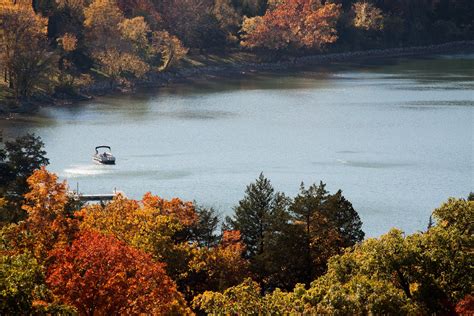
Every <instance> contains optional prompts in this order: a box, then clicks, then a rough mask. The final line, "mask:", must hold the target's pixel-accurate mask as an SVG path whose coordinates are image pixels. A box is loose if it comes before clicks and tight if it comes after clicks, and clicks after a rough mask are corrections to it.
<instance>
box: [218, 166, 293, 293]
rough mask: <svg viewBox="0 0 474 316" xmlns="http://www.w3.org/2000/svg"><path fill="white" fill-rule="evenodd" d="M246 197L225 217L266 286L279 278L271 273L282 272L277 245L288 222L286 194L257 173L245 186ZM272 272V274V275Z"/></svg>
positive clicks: (254, 269) (253, 268)
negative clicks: (238, 236)
mask: <svg viewBox="0 0 474 316" xmlns="http://www.w3.org/2000/svg"><path fill="white" fill-rule="evenodd" d="M245 193H246V195H245V197H244V198H243V199H242V200H240V201H239V205H238V206H237V207H235V215H234V217H233V218H229V217H228V218H227V223H228V225H229V226H230V228H232V229H235V230H239V231H240V233H241V235H242V240H243V242H244V244H245V246H246V253H245V256H246V257H247V258H248V259H250V264H251V270H252V272H253V273H254V275H255V278H256V279H257V280H258V281H259V282H260V284H261V286H262V289H263V290H266V289H268V288H270V287H272V286H273V285H274V284H276V285H278V283H275V282H273V281H271V280H273V279H275V280H278V277H275V276H274V275H275V274H277V275H278V273H281V266H282V264H281V260H286V259H287V258H286V255H285V254H282V253H281V251H280V249H283V248H280V247H279V242H278V238H280V237H281V236H283V232H284V230H285V228H286V227H287V225H288V222H289V219H290V216H289V213H288V210H287V208H288V204H289V200H288V198H287V197H286V196H285V195H284V194H283V193H279V192H276V193H275V190H274V188H273V186H272V185H271V183H270V180H268V179H267V178H265V176H264V175H263V173H261V174H260V176H259V177H258V179H257V180H256V181H255V183H251V184H250V185H248V186H247V189H246V191H245ZM272 276H273V277H272Z"/></svg>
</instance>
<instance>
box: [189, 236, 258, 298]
mask: <svg viewBox="0 0 474 316" xmlns="http://www.w3.org/2000/svg"><path fill="white" fill-rule="evenodd" d="M244 251H245V246H244V245H243V243H242V241H241V236H240V232H239V231H237V230H228V231H224V233H223V235H222V240H221V242H220V244H219V245H217V246H216V247H214V248H207V247H204V248H201V249H200V250H199V252H198V253H196V255H195V257H194V258H193V260H192V261H191V262H190V267H191V273H190V274H189V277H188V280H187V281H188V282H189V284H191V285H192V286H191V288H192V290H193V293H192V294H193V295H197V294H200V293H203V292H204V291H209V290H210V291H224V290H225V289H227V288H228V287H230V286H235V285H237V284H239V283H241V282H242V281H243V280H244V279H245V278H246V277H247V276H248V274H249V262H248V260H247V259H244V258H243V253H244Z"/></svg>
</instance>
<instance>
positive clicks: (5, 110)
mask: <svg viewBox="0 0 474 316" xmlns="http://www.w3.org/2000/svg"><path fill="white" fill-rule="evenodd" d="M467 52H469V53H472V52H474V40H473V41H456V42H448V43H444V44H438V45H429V46H414V47H405V48H388V49H372V50H364V51H353V52H344V53H327V54H319V55H310V56H303V57H299V58H296V59H294V60H292V61H288V60H285V61H277V62H261V63H259V62H237V63H232V62H224V61H222V62H220V63H219V64H217V65H206V64H204V65H202V66H189V67H182V68H178V69H174V70H170V71H166V72H161V73H156V74H151V75H149V76H148V78H146V79H144V80H137V81H135V82H133V87H132V88H127V87H124V86H121V85H119V84H117V83H111V82H110V81H106V80H101V81H96V82H94V83H93V84H92V85H90V86H87V87H83V88H80V89H78V91H77V92H78V93H77V94H76V95H74V96H72V95H66V96H63V97H61V98H58V97H54V96H52V95H42V96H39V97H37V100H35V101H30V102H24V103H22V104H21V105H20V106H18V107H16V108H14V109H11V108H9V107H8V106H7V105H6V104H2V103H0V118H5V117H9V116H11V115H15V114H28V113H32V112H34V111H35V110H37V109H38V108H40V107H43V106H64V105H71V104H75V103H78V102H83V101H88V100H92V99H93V98H94V97H96V96H100V95H111V94H132V95H133V94H134V92H136V90H138V89H140V88H159V87H164V86H168V85H172V84H175V83H183V82H186V81H188V80H196V79H206V78H209V77H214V78H215V77H228V76H241V75H245V74H248V73H252V74H255V73H258V72H262V71H275V72H277V71H282V70H287V69H289V68H290V67H291V68H294V69H296V70H298V69H301V68H302V67H306V66H316V65H322V64H326V63H334V62H348V61H357V60H361V59H365V58H375V59H381V58H398V57H414V56H423V55H432V54H442V53H467Z"/></svg>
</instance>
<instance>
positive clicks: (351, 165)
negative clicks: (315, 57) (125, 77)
mask: <svg viewBox="0 0 474 316" xmlns="http://www.w3.org/2000/svg"><path fill="white" fill-rule="evenodd" d="M0 128H2V129H4V136H5V138H9V137H14V136H17V135H19V134H23V133H25V132H27V131H28V132H35V133H36V134H37V135H40V136H41V137H42V138H43V140H44V142H45V143H46V149H47V152H48V157H49V158H50V161H51V165H50V167H49V169H50V170H52V171H54V172H56V173H58V174H59V175H60V176H61V178H64V179H67V180H68V181H69V183H70V185H71V187H75V186H76V183H79V187H80V190H81V191H82V192H85V193H106V192H107V193H108V192H111V191H112V190H113V189H114V188H115V187H116V188H117V189H120V190H123V191H124V192H125V193H126V194H127V195H128V196H129V197H133V198H139V197H140V196H141V195H142V194H143V193H145V192H146V191H152V192H153V193H156V194H159V195H162V196H164V197H168V198H169V197H174V196H179V197H181V198H184V199H189V200H193V199H194V200H196V201H197V202H198V203H200V204H202V205H205V206H213V207H216V208H217V209H219V210H220V211H221V212H222V213H223V214H229V213H231V212H232V206H233V205H235V204H236V203H237V201H238V200H239V199H240V198H241V197H242V196H243V194H244V189H245V186H246V185H247V184H248V183H250V182H251V181H253V180H254V179H255V178H256V177H257V176H258V174H259V173H260V172H262V171H263V172H264V174H265V175H266V176H267V177H269V178H270V179H271V181H272V183H273V184H274V186H275V188H276V189H277V190H280V191H284V192H285V193H287V194H288V195H291V196H293V195H295V194H296V193H297V191H298V188H299V184H300V182H301V181H304V182H305V183H307V184H310V183H313V182H319V181H320V180H322V181H324V182H326V183H327V184H328V188H329V189H330V190H331V191H335V190H337V189H338V188H341V189H342V190H343V192H344V195H345V196H346V197H347V198H348V199H349V200H350V201H352V203H353V205H354V206H355V208H356V209H357V211H358V212H359V214H360V215H361V217H362V220H363V222H364V230H365V231H366V232H367V235H368V236H377V235H380V234H382V233H384V232H386V231H387V230H388V229H389V228H390V227H393V226H397V227H399V228H401V229H403V230H405V231H406V232H408V233H411V232H414V231H416V230H422V229H425V227H426V225H427V223H428V217H429V215H430V213H431V211H432V209H434V208H435V207H437V206H439V205H440V203H441V202H442V201H445V200H446V199H447V198H448V197H450V196H455V197H460V196H463V197H464V196H466V195H467V194H468V193H469V191H471V190H474V55H456V56H435V57H429V58H416V59H415V58H413V59H391V60H389V61H378V62H377V63H363V64H360V63H359V64H357V65H356V64H335V65H329V66H326V67H324V68H323V67H318V68H312V69H304V70H302V71H299V72H296V73H283V74H282V73H279V74H259V75H252V76H244V77H242V78H238V79H232V80H230V79H225V80H222V79H216V80H208V81H199V82H194V83H193V84H192V85H191V84H182V85H173V86H172V87H168V88H161V89H157V90H156V91H147V92H144V93H140V94H139V95H134V96H116V97H104V98H100V99H96V100H94V101H92V102H89V103H85V104H80V105H75V106H70V107H65V108H64V107H63V108H51V107H49V108H43V109H41V110H40V111H39V113H37V114H36V115H34V116H29V117H17V118H15V119H12V120H3V121H0ZM102 144H106V145H110V146H112V149H113V152H114V154H115V155H116V157H117V165H116V166H101V165H96V164H94V163H93V162H92V161H91V154H92V152H93V148H94V147H95V146H97V145H102Z"/></svg>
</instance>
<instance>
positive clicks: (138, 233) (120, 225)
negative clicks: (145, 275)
mask: <svg viewBox="0 0 474 316" xmlns="http://www.w3.org/2000/svg"><path fill="white" fill-rule="evenodd" d="M77 216H78V218H81V219H82V224H81V227H82V228H85V229H93V230H97V231H100V232H102V233H104V234H110V235H114V236H115V237H116V238H117V239H119V240H121V241H124V242H126V243H128V244H129V245H131V246H133V247H136V248H139V249H141V250H143V251H146V252H147V253H150V254H151V255H152V256H153V258H154V259H156V260H158V261H160V262H165V263H166V270H167V272H168V275H170V276H171V277H172V278H173V279H175V280H176V279H178V278H179V276H180V275H181V274H183V273H185V271H186V270H187V262H188V260H189V256H190V255H191V247H190V245H189V243H188V242H187V241H186V238H185V236H184V235H185V231H186V229H187V228H189V227H190V225H192V224H193V223H194V222H195V221H196V219H197V215H196V212H195V210H194V206H193V204H192V203H191V202H184V201H182V200H180V199H178V198H175V199H172V200H165V199H162V198H160V197H158V196H154V195H152V194H150V193H147V194H145V196H144V197H143V199H142V200H141V201H135V200H129V199H125V198H123V197H118V198H116V199H115V200H114V201H112V202H111V203H108V204H107V205H106V206H105V207H102V206H100V205H89V206H87V207H85V208H84V209H83V210H82V211H81V212H78V213H77Z"/></svg>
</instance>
